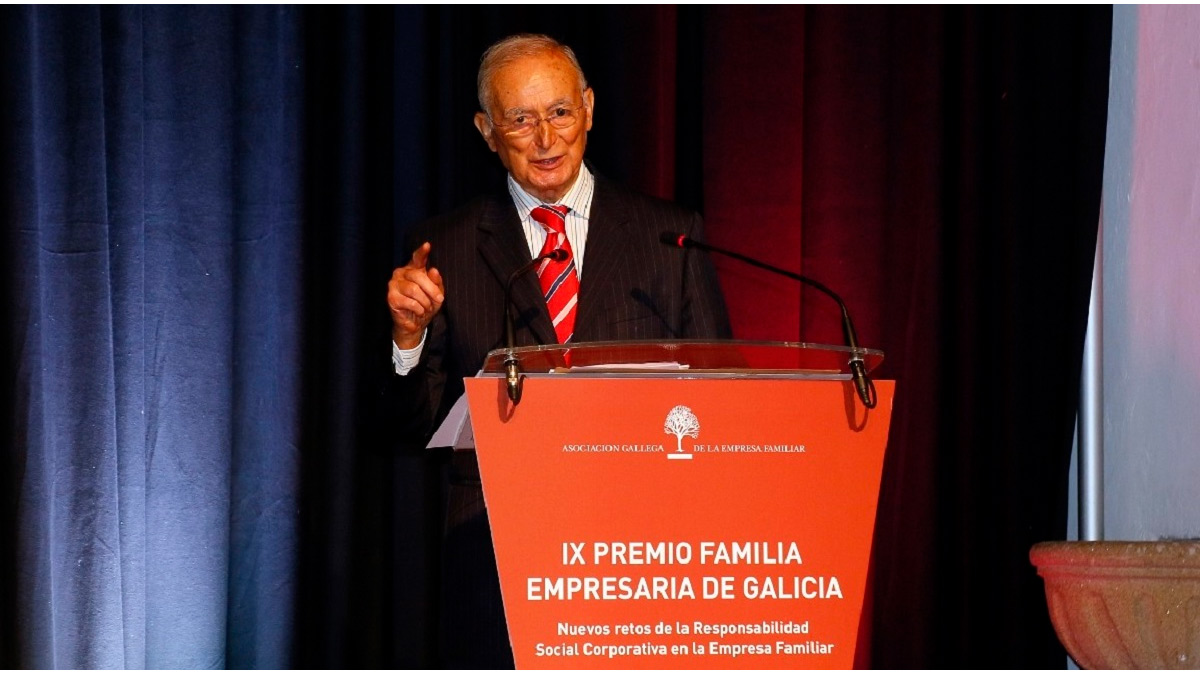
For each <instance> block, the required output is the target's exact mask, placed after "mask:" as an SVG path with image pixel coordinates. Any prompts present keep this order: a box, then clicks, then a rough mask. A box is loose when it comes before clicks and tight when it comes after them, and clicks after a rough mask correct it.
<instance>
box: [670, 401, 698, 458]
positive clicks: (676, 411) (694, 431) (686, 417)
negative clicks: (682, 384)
mask: <svg viewBox="0 0 1200 675" xmlns="http://www.w3.org/2000/svg"><path fill="white" fill-rule="evenodd" d="M663 433H664V434H674V435H675V439H676V444H675V452H673V453H671V454H669V455H667V457H668V458H669V459H691V458H692V456H691V454H689V453H686V452H684V451H683V437H684V436H690V437H692V438H696V437H698V436H699V435H700V420H698V419H696V414H695V413H693V412H692V409H691V408H689V407H687V406H686V405H677V406H675V407H674V408H671V412H669V413H667V419H666V421H665V422H663Z"/></svg>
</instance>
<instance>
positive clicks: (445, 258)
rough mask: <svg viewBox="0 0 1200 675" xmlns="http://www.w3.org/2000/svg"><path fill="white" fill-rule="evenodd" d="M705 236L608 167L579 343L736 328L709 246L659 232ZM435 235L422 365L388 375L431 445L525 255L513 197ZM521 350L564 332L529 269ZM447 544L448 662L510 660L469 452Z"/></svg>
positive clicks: (519, 294)
mask: <svg viewBox="0 0 1200 675" xmlns="http://www.w3.org/2000/svg"><path fill="white" fill-rule="evenodd" d="M665 231H670V232H683V233H687V234H688V235H689V236H693V237H696V238H698V239H703V232H702V231H701V220H700V217H699V216H698V215H696V214H694V213H690V212H687V211H685V210H683V209H681V208H679V207H677V206H675V205H673V204H670V203H668V202H665V201H662V200H658V199H653V198H650V197H646V196H644V195H639V194H636V193H634V192H631V191H629V190H626V189H624V188H622V187H620V186H618V185H616V184H614V183H612V182H610V181H607V180H605V179H603V178H601V177H600V176H597V177H596V191H595V193H594V194H593V197H592V209H591V213H590V217H589V223H588V241H587V252H586V257H585V258H584V265H583V274H582V276H581V278H580V288H579V306H578V309H577V311H576V320H575V340H576V341H579V342H590V341H596V340H635V339H641V340H645V339H679V338H683V339H687V338H696V339H701V338H724V337H728V336H729V334H730V330H729V319H728V316H727V314H726V311H725V303H724V301H723V300H722V298H721V292H720V289H719V288H718V286H717V281H716V276H715V274H714V272H713V269H712V265H711V263H710V262H709V260H708V258H707V257H706V256H704V255H703V254H701V253H699V252H696V251H691V250H683V249H676V248H671V247H669V246H666V245H663V244H662V243H660V241H659V235H660V233H662V232H665ZM422 241H429V242H431V243H432V245H433V247H432V249H431V251H430V264H431V265H432V266H434V267H437V268H438V270H440V271H441V273H442V278H443V279H444V280H445V284H446V300H445V302H444V303H443V304H442V311H441V312H440V313H439V314H438V316H437V317H435V318H434V321H433V322H432V323H431V324H430V326H429V333H428V334H427V336H426V339H425V348H424V351H423V352H422V354H421V362H420V364H419V365H418V366H417V367H416V368H415V369H414V370H413V371H412V372H410V373H409V374H408V375H406V376H404V377H400V376H394V377H393V378H392V385H393V386H392V387H391V389H392V391H393V396H391V397H390V401H389V404H390V405H391V406H392V407H393V409H392V411H390V413H389V415H388V419H390V420H392V421H393V423H397V422H398V423H399V424H396V426H395V427H394V429H395V431H397V432H398V433H400V434H402V435H403V436H404V437H406V439H407V440H408V443H409V444H412V443H419V444H420V446H419V447H423V446H424V444H425V443H426V442H427V441H428V437H429V435H430V434H432V432H433V430H434V428H435V425H436V424H439V423H441V420H442V419H443V418H444V417H445V415H446V413H447V412H448V411H449V408H450V406H452V405H453V404H454V402H455V401H456V400H457V399H458V398H459V397H460V396H461V395H462V392H463V378H464V377H471V376H473V375H475V374H476V373H477V372H478V371H479V368H480V366H481V365H482V364H483V360H484V357H485V356H486V354H487V352H488V351H490V350H492V349H495V348H497V347H501V346H503V344H504V342H503V333H504V287H505V284H506V283H507V281H508V278H509V276H510V275H511V274H512V273H513V271H514V270H516V269H518V268H519V267H521V266H522V265H524V264H525V263H527V262H529V261H530V255H529V245H528V243H527V242H526V240H525V234H524V232H523V231H522V229H521V223H520V220H519V218H518V216H517V211H516V207H514V206H513V203H512V198H511V197H510V196H509V195H508V193H507V192H506V191H505V192H501V193H499V194H496V195H493V196H490V197H485V198H482V199H478V200H476V201H474V202H472V203H471V204H469V205H467V206H466V207H463V208H462V209H459V210H457V211H454V212H452V213H449V214H447V215H445V216H442V217H439V218H435V219H433V220H431V221H429V222H428V223H426V224H424V225H423V226H421V227H419V228H417V229H416V230H415V231H414V233H413V236H412V240H411V243H412V244H413V245H412V246H410V247H409V249H408V250H412V249H413V248H415V246H416V245H419V244H420V243H421V242H422ZM513 304H514V307H515V316H516V317H517V320H516V323H515V329H516V331H515V340H516V342H517V344H518V345H534V344H553V343H554V342H555V341H556V338H555V335H554V329H553V326H552V324H551V322H550V316H549V313H548V312H547V310H546V303H545V301H544V300H543V299H542V295H541V289H540V288H539V286H538V282H537V278H536V275H535V274H532V273H530V274H526V275H525V276H524V277H522V278H520V279H519V280H518V281H517V282H516V284H515V285H514V288H513ZM450 464H451V467H450V468H451V471H450V474H451V475H450V479H451V484H450V487H449V503H448V505H447V513H446V521H445V522H446V535H445V538H444V540H443V546H442V568H441V569H442V572H441V591H440V592H441V602H440V606H441V610H440V623H441V627H440V630H439V640H440V643H441V644H440V649H439V652H440V654H441V663H440V665H441V666H442V667H447V668H492V669H495V668H511V667H512V652H511V650H510V648H509V645H508V633H507V629H506V627H505V622H504V614H503V609H502V603H501V598H500V588H499V579H498V578H497V575H496V567H495V560H494V558H493V557H492V547H491V538H490V532H489V530H488V526H487V518H486V515H485V511H484V505H483V494H482V491H481V490H480V486H479V483H478V468H477V467H476V466H475V463H474V453H461V452H456V453H453V457H452V459H451V463H450Z"/></svg>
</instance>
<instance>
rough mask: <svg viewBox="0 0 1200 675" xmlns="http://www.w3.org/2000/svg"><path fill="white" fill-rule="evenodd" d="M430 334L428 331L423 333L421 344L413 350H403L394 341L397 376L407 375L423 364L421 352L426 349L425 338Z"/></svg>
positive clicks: (393, 360) (393, 354)
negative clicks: (419, 364)
mask: <svg viewBox="0 0 1200 675" xmlns="http://www.w3.org/2000/svg"><path fill="white" fill-rule="evenodd" d="M428 333H429V330H428V329H426V330H425V332H423V333H421V342H420V344H418V345H417V346H416V347H413V348H412V349H401V348H400V346H399V345H397V344H396V342H395V341H394V340H393V341H392V367H393V368H395V369H396V374H397V375H407V374H408V373H409V371H411V370H412V369H413V368H416V367H417V364H418V363H420V362H421V352H422V351H423V350H424V349H425V336H426V335H427V334H428Z"/></svg>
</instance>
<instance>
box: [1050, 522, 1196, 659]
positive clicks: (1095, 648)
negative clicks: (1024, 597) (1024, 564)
mask: <svg viewBox="0 0 1200 675" xmlns="http://www.w3.org/2000/svg"><path fill="white" fill-rule="evenodd" d="M1029 559H1030V561H1032V562H1033V564H1034V565H1036V566H1037V569H1038V574H1040V575H1041V576H1042V579H1043V580H1044V581H1045V583H1046V605H1047V606H1048V607H1049V609H1050V621H1051V622H1052V623H1053V624H1054V629H1055V631H1057V632H1058V639H1059V641H1061V642H1062V644H1063V646H1064V647H1066V648H1067V652H1068V653H1070V655H1071V658H1073V659H1075V662H1076V663H1078V664H1079V665H1080V666H1082V667H1084V668H1090V669H1095V668H1103V669H1131V668H1192V669H1195V668H1200V540H1163V541H1055V542H1044V543H1041V544H1037V545H1036V546H1034V547H1033V548H1032V549H1031V550H1030V552H1029Z"/></svg>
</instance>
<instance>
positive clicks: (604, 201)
mask: <svg viewBox="0 0 1200 675" xmlns="http://www.w3.org/2000/svg"><path fill="white" fill-rule="evenodd" d="M628 222H629V214H628V213H627V212H626V210H625V208H624V203H623V202H622V201H621V200H620V199H618V198H617V195H616V193H615V191H614V190H613V189H612V187H611V186H610V185H608V184H607V182H606V181H604V180H603V179H602V178H600V177H599V176H597V177H596V191H595V193H594V194H593V195H592V209H591V213H590V214H589V218H588V234H587V255H586V257H585V260H584V268H583V276H582V278H581V279H580V281H579V308H578V309H577V310H575V341H577V342H583V341H586V340H590V339H592V338H591V336H592V335H594V334H595V330H596V324H597V322H598V321H600V320H601V318H602V317H603V315H604V307H601V306H600V303H601V302H602V300H601V298H604V297H608V296H609V291H610V289H611V287H612V285H613V284H614V283H616V279H618V278H619V277H620V275H619V274H618V271H619V270H620V267H621V265H623V264H624V261H625V259H626V258H625V256H624V255H622V252H623V251H624V250H625V247H626V246H628V245H629V241H628V237H627V235H626V232H625V230H626V224H627V223H628Z"/></svg>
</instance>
